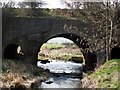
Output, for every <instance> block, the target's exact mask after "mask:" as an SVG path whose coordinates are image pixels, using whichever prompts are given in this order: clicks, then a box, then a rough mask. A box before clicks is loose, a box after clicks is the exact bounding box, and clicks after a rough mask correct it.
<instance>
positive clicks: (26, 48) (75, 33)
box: [2, 17, 120, 69]
mask: <svg viewBox="0 0 120 90" xmlns="http://www.w3.org/2000/svg"><path fill="white" fill-rule="evenodd" d="M2 21H3V22H2V24H3V25H2V28H3V31H2V33H3V34H2V37H3V42H2V45H3V48H2V53H3V54H2V56H3V58H12V59H14V58H15V57H16V50H17V47H18V46H21V47H22V50H23V52H24V57H23V58H24V61H25V62H27V63H32V64H36V62H37V56H38V52H39V50H40V47H41V46H42V44H43V43H45V42H46V41H47V40H49V39H51V38H54V37H64V38H67V39H70V40H72V41H73V42H74V43H75V44H76V45H78V47H80V49H81V51H82V53H83V55H84V58H85V64H86V68H87V69H93V68H95V65H96V63H97V62H101V61H103V60H105V59H106V52H105V47H106V38H105V37H106V34H105V32H104V31H100V30H97V29H95V27H94V26H92V25H90V24H88V23H84V22H81V21H79V20H73V19H61V18H27V17H26V18H25V17H11V18H10V17H9V18H8V17H3V20H2ZM114 34H115V35H114V36H115V37H114V38H115V40H116V41H115V40H114V43H113V44H115V47H113V48H111V50H112V58H120V48H119V46H120V40H119V39H120V38H118V37H119V36H120V33H114ZM118 51H119V53H116V52H118Z"/></svg>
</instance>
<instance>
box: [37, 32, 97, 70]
mask: <svg viewBox="0 0 120 90" xmlns="http://www.w3.org/2000/svg"><path fill="white" fill-rule="evenodd" d="M56 37H63V38H67V39H69V40H71V41H73V42H74V43H75V44H76V45H77V46H78V47H79V48H80V50H81V52H82V54H83V56H84V59H85V69H86V70H94V68H95V67H96V63H97V56H96V54H95V52H94V51H92V49H91V48H90V46H89V44H88V42H87V41H86V40H84V39H83V38H82V37H80V36H79V35H77V34H72V33H64V34H57V35H53V36H48V37H47V38H46V39H45V40H44V42H43V43H42V44H41V45H40V46H39V48H38V51H37V54H38V52H39V51H40V47H41V46H42V45H43V44H44V43H46V42H47V41H48V40H50V39H52V38H56ZM36 57H37V55H36Z"/></svg>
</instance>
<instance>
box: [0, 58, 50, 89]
mask: <svg viewBox="0 0 120 90" xmlns="http://www.w3.org/2000/svg"><path fill="white" fill-rule="evenodd" d="M47 77H48V75H47V72H45V71H43V69H41V68H38V67H36V66H34V65H31V64H27V63H23V62H22V61H18V60H16V61H15V60H3V64H2V74H0V88H21V89H22V88H37V87H38V86H39V84H40V83H41V82H42V81H44V80H46V79H47Z"/></svg>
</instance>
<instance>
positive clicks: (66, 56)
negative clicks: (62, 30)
mask: <svg viewBox="0 0 120 90" xmlns="http://www.w3.org/2000/svg"><path fill="white" fill-rule="evenodd" d="M83 42H84V41H82V40H81V41H80V37H78V36H77V35H74V34H60V35H57V36H54V37H51V38H49V39H47V40H46V41H45V43H43V44H42V46H40V48H39V50H38V56H37V59H39V60H46V59H49V58H52V59H58V60H67V61H70V60H73V61H74V62H81V63H83V64H85V58H84V55H83V52H82V50H83V49H82V48H84V47H85V44H84V45H83Z"/></svg>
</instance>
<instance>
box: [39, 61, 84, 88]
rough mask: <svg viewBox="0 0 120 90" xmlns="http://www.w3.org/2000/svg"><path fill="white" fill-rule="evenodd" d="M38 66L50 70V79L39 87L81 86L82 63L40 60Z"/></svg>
mask: <svg viewBox="0 0 120 90" xmlns="http://www.w3.org/2000/svg"><path fill="white" fill-rule="evenodd" d="M37 66H38V67H40V68H43V69H44V70H47V71H49V78H48V80H46V81H44V82H42V83H41V85H40V87H39V88H80V80H81V78H82V64H81V63H74V62H71V61H62V60H49V61H48V62H47V63H43V62H42V61H38V63H37Z"/></svg>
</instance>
